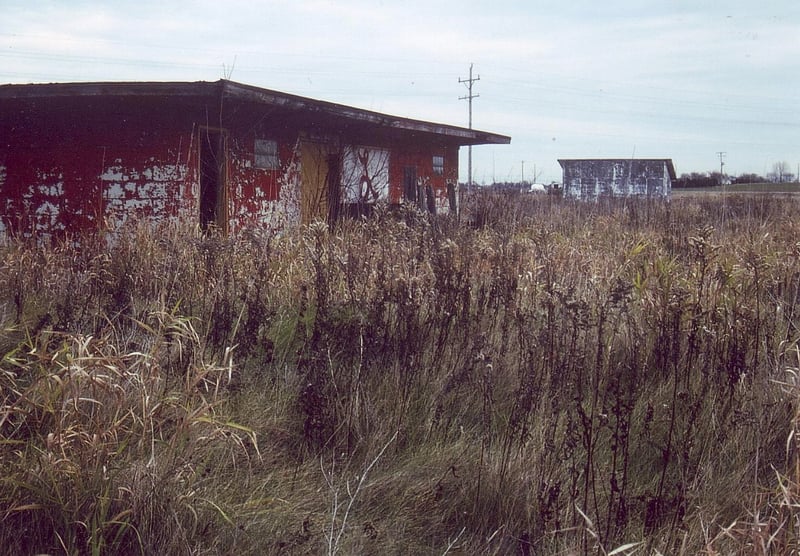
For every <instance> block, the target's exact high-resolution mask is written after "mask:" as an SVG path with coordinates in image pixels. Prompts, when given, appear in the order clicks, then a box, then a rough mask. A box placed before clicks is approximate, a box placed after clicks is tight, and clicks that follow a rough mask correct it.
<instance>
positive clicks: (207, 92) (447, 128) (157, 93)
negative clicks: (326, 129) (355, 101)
mask: <svg viewBox="0 0 800 556" xmlns="http://www.w3.org/2000/svg"><path fill="white" fill-rule="evenodd" d="M57 97H173V98H181V97H186V98H189V97H194V98H204V99H208V100H213V99H219V100H221V101H223V102H224V101H226V100H238V101H242V102H248V103H254V104H260V105H264V106H269V107H274V108H279V109H283V110H285V111H287V112H298V113H299V112H303V113H312V114H317V115H319V116H322V117H325V118H328V119H332V120H335V121H341V122H347V123H357V124H361V125H366V126H370V127H377V128H381V129H384V130H397V131H400V132H403V131H405V132H410V133H418V134H426V135H435V136H438V137H440V138H441V139H444V140H447V141H452V142H453V143H456V144H458V145H482V144H508V143H510V142H511V138H510V137H508V136H506V135H500V134H496V133H490V132H486V131H480V130H476V129H467V128H464V127H458V126H452V125H447V124H440V123H434V122H427V121H423V120H415V119H411V118H403V117H400V116H392V115H389V114H383V113H380V112H373V111H371V110H364V109H361V108H355V107H352V106H346V105H343V104H336V103H333V102H327V101H322V100H316V99H312V98H307V97H302V96H297V95H292V94H289V93H283V92H279V91H274V90H270V89H263V88H261V87H254V86H251V85H245V84H242V83H237V82H234V81H228V80H225V79H221V80H219V81H215V82H210V81H195V82H152V81H150V82H148V81H142V82H98V83H47V84H27V85H0V100H3V99H36V98H57Z"/></svg>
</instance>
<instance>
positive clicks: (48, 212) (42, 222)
mask: <svg viewBox="0 0 800 556" xmlns="http://www.w3.org/2000/svg"><path fill="white" fill-rule="evenodd" d="M59 212H60V211H59V208H58V205H56V204H54V203H51V202H49V201H44V202H43V203H41V204H40V205H39V206H37V207H36V212H35V214H36V231H37V232H54V231H57V230H63V229H64V225H63V224H61V223H59V221H58V215H59Z"/></svg>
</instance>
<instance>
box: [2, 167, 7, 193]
mask: <svg viewBox="0 0 800 556" xmlns="http://www.w3.org/2000/svg"><path fill="white" fill-rule="evenodd" d="M7 175H8V171H7V170H6V167H5V166H3V165H2V164H0V193H1V192H2V191H3V186H4V185H5V184H6V176H7Z"/></svg>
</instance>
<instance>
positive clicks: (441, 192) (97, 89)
mask: <svg viewBox="0 0 800 556" xmlns="http://www.w3.org/2000/svg"><path fill="white" fill-rule="evenodd" d="M509 142H510V138H509V137H507V136H504V135H498V134H494V133H488V132H483V131H478V130H472V129H466V128H462V127H456V126H450V125H443V124H438V123H432V122H425V121H420V120H412V119H408V118H401V117H396V116H390V115H387V114H381V113H377V112H372V111H368V110H362V109H357V108H352V107H348V106H343V105H340V104H334V103H330V102H323V101H319V100H314V99H310V98H304V97H299V96H295V95H290V94H286V93H281V92H276V91H271V90H267V89H262V88H258V87H253V86H248V85H243V84H239V83H234V82H232V81H227V80H221V81H217V82H194V83H144V82H142V83H62V84H35V85H3V86H0V235H6V234H21V235H34V234H36V235H63V234H72V233H80V232H83V231H86V230H92V229H98V228H102V227H106V226H107V227H110V228H115V227H117V226H119V225H121V224H123V223H124V222H126V221H127V220H129V219H131V218H138V219H148V220H150V221H160V220H165V219H188V220H190V221H194V222H197V223H198V224H199V225H200V226H202V227H204V228H205V227H208V226H212V225H213V226H216V227H218V228H219V229H221V230H222V231H236V230H240V229H242V228H244V227H246V226H251V225H255V226H261V227H269V228H282V227H285V226H287V225H292V224H297V223H307V222H311V221H313V220H316V219H321V220H332V219H335V218H337V217H338V216H339V215H340V214H341V212H342V211H343V210H347V209H348V208H352V207H363V206H368V205H370V204H374V203H378V202H386V203H389V204H402V203H420V204H423V205H424V206H426V207H428V208H432V209H434V208H435V209H438V210H443V211H446V210H448V207H449V202H448V194H447V190H448V184H455V183H456V181H457V179H458V150H459V147H461V146H465V145H480V144H505V143H509Z"/></svg>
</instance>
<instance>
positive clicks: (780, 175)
mask: <svg viewBox="0 0 800 556" xmlns="http://www.w3.org/2000/svg"><path fill="white" fill-rule="evenodd" d="M796 179H797V177H796V176H795V175H794V174H793V173H792V172H791V171H790V166H789V164H788V163H787V162H776V163H775V164H774V165H773V166H772V171H771V172H769V173H768V174H767V175H766V176H762V175H759V174H753V173H744V174H739V175H738V176H736V177H734V176H727V175H724V174H722V173H720V172H691V173H688V174H681V177H679V178H678V179H677V180H675V181H674V182H673V183H672V187H674V188H678V189H680V188H684V187H716V186H719V185H727V184H736V183H789V182H793V181H796Z"/></svg>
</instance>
